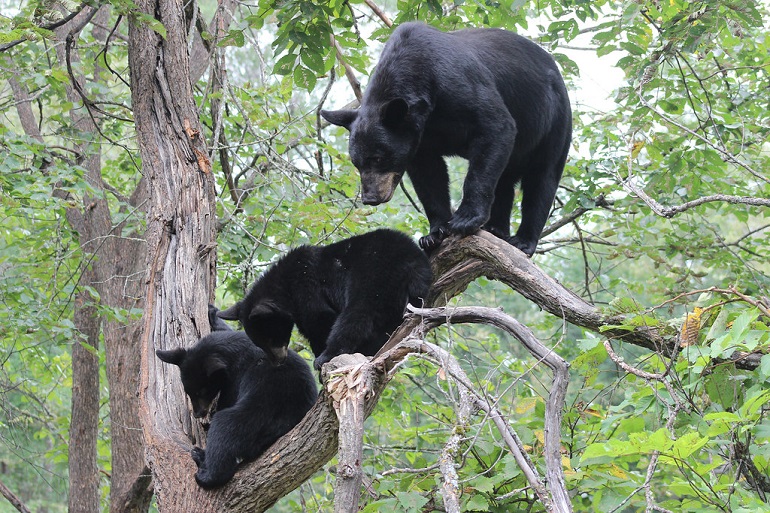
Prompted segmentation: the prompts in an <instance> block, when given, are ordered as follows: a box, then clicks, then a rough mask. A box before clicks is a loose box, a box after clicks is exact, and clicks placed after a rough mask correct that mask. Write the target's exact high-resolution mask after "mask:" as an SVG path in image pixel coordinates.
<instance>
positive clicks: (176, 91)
mask: <svg viewBox="0 0 770 513" xmlns="http://www.w3.org/2000/svg"><path fill="white" fill-rule="evenodd" d="M137 4H138V8H139V9H140V10H141V11H142V12H144V13H145V14H147V15H149V16H152V17H155V18H157V19H158V20H159V21H160V22H161V23H162V24H163V26H164V27H165V29H166V34H165V37H161V36H160V35H159V34H157V33H156V32H154V31H153V30H152V29H151V28H150V27H148V26H147V25H145V24H142V23H141V22H140V21H138V20H137V19H135V18H134V19H132V20H131V23H130V25H129V66H130V69H131V93H132V103H133V108H134V119H135V122H136V131H137V139H138V142H139V148H140V152H141V156H142V166H143V169H142V171H143V175H144V176H145V178H146V179H147V186H148V191H149V203H148V216H147V232H146V240H147V250H148V255H147V264H148V267H149V276H148V283H147V294H146V300H145V315H144V319H143V322H144V331H143V335H142V339H141V348H140V354H141V380H140V388H139V397H140V419H141V425H142V431H143V434H144V440H145V456H146V460H147V463H148V465H149V468H150V470H151V471H152V474H153V482H154V488H155V493H156V494H157V496H158V506H159V508H160V511H169V512H170V511H187V512H196V511H201V512H202V511H223V509H222V508H221V507H220V505H219V504H220V502H219V501H218V497H219V495H218V494H217V493H206V492H204V491H203V490H202V489H200V488H199V487H198V486H197V485H196V484H195V481H194V480H193V475H194V473H195V464H194V463H193V461H192V458H191V457H190V455H189V450H190V447H191V445H192V443H195V442H200V439H201V435H202V430H200V429H199V426H198V425H197V423H196V424H193V423H192V420H191V416H190V413H189V412H188V410H187V406H186V405H187V403H186V400H185V396H184V393H183V390H182V387H181V383H180V380H179V373H178V372H174V371H173V370H172V369H170V368H169V366H164V365H162V364H161V363H160V362H159V360H158V359H157V358H156V357H155V353H154V351H155V349H161V348H164V349H165V348H172V347H182V346H189V345H192V344H193V343H194V342H196V341H197V340H198V338H199V337H200V336H201V335H204V334H206V333H207V332H208V330H209V328H208V299H209V294H210V291H211V290H212V289H213V283H214V281H213V280H214V265H215V253H214V252H213V251H212V250H213V248H214V235H215V231H214V228H215V222H216V219H215V202H214V200H215V198H214V187H213V177H212V176H211V168H210V163H209V161H208V157H207V151H206V148H205V143H204V141H203V140H202V138H201V135H200V134H201V130H200V123H199V120H198V113H197V110H196V106H195V103H194V101H193V95H192V84H191V82H190V68H189V62H188V56H187V43H186V37H187V32H186V28H185V23H184V15H183V13H182V10H181V9H182V4H180V3H177V2H172V1H169V0H160V1H157V2H156V1H154V0H144V1H140V2H137Z"/></svg>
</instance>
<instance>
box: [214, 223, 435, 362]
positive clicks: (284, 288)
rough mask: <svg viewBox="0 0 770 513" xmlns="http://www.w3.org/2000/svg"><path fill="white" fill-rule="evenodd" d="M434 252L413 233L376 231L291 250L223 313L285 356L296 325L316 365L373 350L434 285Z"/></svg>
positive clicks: (278, 357) (274, 355) (275, 354)
mask: <svg viewBox="0 0 770 513" xmlns="http://www.w3.org/2000/svg"><path fill="white" fill-rule="evenodd" d="M431 279H432V274H431V268H430V263H429V262H428V258H427V257H426V256H425V254H424V253H423V252H422V251H420V248H418V247H417V245H416V244H415V243H414V242H413V241H412V239H411V238H410V237H408V236H407V235H405V234H403V233H400V232H396V231H393V230H386V229H380V230H374V231H371V232H369V233H365V234H363V235H357V236H355V237H350V238H349V239H345V240H342V241H340V242H336V243H334V244H330V245H328V246H300V247H298V248H295V249H293V250H291V251H290V252H289V253H287V254H286V255H285V256H283V257H282V258H281V259H280V260H278V261H277V262H276V263H275V264H274V265H273V266H271V267H270V268H269V269H268V270H267V271H265V273H264V274H262V276H261V277H260V278H259V279H258V280H257V281H256V282H255V283H254V285H253V286H252V287H251V290H249V292H248V294H246V297H245V298H244V299H243V300H241V301H239V302H238V303H236V304H235V305H233V306H232V307H230V308H228V309H227V310H224V311H221V312H219V313H218V315H219V317H220V318H222V319H229V320H240V321H241V324H242V325H243V328H244V330H245V331H246V334H248V335H249V337H250V338H251V340H253V341H254V343H255V344H256V345H258V346H259V347H261V348H262V349H264V350H265V352H266V353H267V354H268V356H269V357H271V359H272V360H273V361H274V362H275V363H280V362H281V361H283V359H284V358H285V357H286V349H287V346H288V344H289V338H290V336H291V331H292V329H293V327H294V325H295V324H296V325H297V329H298V330H299V331H300V333H302V335H304V336H305V338H307V340H308V342H309V343H310V347H311V349H312V350H313V353H314V354H315V355H316V359H315V364H314V365H315V367H316V368H317V369H320V368H321V366H322V365H323V364H324V363H326V362H328V361H329V360H331V359H332V358H334V357H335V356H337V355H340V354H343V353H363V354H364V355H367V356H371V355H373V354H375V353H376V352H377V351H378V350H379V349H380V348H381V347H382V346H383V344H385V342H387V340H388V337H389V335H390V333H392V332H393V331H394V330H395V329H396V328H397V327H398V326H399V325H400V324H401V321H402V320H403V317H404V310H405V308H406V304H407V302H409V303H412V304H413V305H416V306H421V299H423V298H425V297H426V295H427V293H428V289H429V288H430V285H431Z"/></svg>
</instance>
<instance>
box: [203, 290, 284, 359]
mask: <svg viewBox="0 0 770 513" xmlns="http://www.w3.org/2000/svg"><path fill="white" fill-rule="evenodd" d="M217 316H218V317H219V318H220V319H225V320H228V321H240V322H241V325H242V326H243V331H245V332H246V335H248V336H249V338H250V339H251V341H252V342H254V344H255V345H256V346H257V347H258V348H260V349H262V350H263V351H264V352H265V354H266V355H267V359H268V360H269V361H270V363H271V364H272V365H281V364H282V363H283V362H284V361H285V360H286V356H287V355H288V353H289V339H290V338H291V330H292V329H293V328H294V321H293V319H292V317H291V316H290V315H289V314H288V313H287V312H285V311H284V310H283V309H281V308H280V307H279V306H278V305H277V304H275V303H274V302H273V301H270V300H267V299H262V300H260V301H257V302H256V304H254V305H253V306H252V307H251V308H249V307H248V305H247V304H246V302H244V301H239V302H237V303H235V304H234V305H233V306H231V307H230V308H228V309H227V310H222V311H220V312H217Z"/></svg>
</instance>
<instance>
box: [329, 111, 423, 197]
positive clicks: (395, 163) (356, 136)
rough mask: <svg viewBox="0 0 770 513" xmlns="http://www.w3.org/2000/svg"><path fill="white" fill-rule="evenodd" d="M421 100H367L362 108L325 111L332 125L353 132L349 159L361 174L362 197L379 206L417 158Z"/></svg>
mask: <svg viewBox="0 0 770 513" xmlns="http://www.w3.org/2000/svg"><path fill="white" fill-rule="evenodd" d="M421 105H422V104H421V103H419V102H418V103H417V104H415V105H410V104H409V103H408V102H407V100H405V99H404V98H395V99H392V100H389V101H387V102H384V103H377V102H374V101H370V102H368V103H367V102H366V101H365V102H364V105H363V106H362V107H361V108H360V109H359V110H334V111H328V110H322V111H321V116H323V117H324V119H326V121H328V122H329V123H331V124H333V125H338V126H342V127H345V128H347V129H348V130H349V131H350V144H349V148H350V160H351V161H352V162H353V165H354V166H356V168H357V169H358V171H359V173H360V174H361V199H362V201H363V202H364V203H365V204H366V205H379V204H380V203H385V202H387V201H389V200H390V198H392V197H393V193H394V192H395V190H396V187H397V186H398V183H399V182H400V181H401V177H402V176H403V175H404V172H405V171H406V167H407V165H408V164H409V162H410V161H411V160H412V158H413V157H414V154H415V152H416V151H417V147H418V146H419V144H420V137H421V135H422V128H423V126H424V117H425V116H424V113H423V111H424V108H422V107H421Z"/></svg>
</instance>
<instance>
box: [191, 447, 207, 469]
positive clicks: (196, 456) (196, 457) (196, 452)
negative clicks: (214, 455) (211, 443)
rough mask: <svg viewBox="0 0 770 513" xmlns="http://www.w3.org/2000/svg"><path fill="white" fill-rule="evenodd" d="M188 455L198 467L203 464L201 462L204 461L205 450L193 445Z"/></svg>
mask: <svg viewBox="0 0 770 513" xmlns="http://www.w3.org/2000/svg"><path fill="white" fill-rule="evenodd" d="M190 456H192V459H193V461H194V462H195V464H196V465H198V467H200V466H201V465H203V462H204V461H206V451H205V450H203V449H201V448H200V447H193V448H192V450H191V451H190Z"/></svg>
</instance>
